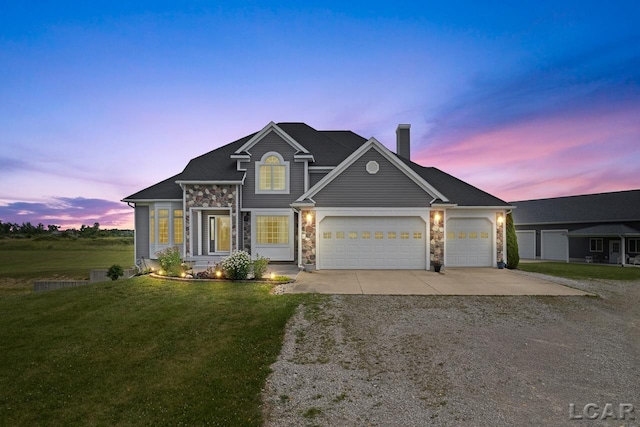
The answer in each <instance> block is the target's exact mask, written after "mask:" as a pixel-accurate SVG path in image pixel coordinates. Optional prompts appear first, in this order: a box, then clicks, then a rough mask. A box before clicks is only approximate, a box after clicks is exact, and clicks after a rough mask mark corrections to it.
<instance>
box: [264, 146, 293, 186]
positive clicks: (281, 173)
mask: <svg viewBox="0 0 640 427" xmlns="http://www.w3.org/2000/svg"><path fill="white" fill-rule="evenodd" d="M256 180H257V182H256V193H285V194H288V193H289V162H285V161H284V159H283V158H282V156H280V154H278V153H275V152H271V153H267V154H265V155H264V156H262V160H261V161H259V162H256Z"/></svg>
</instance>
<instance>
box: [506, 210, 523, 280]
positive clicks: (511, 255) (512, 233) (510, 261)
mask: <svg viewBox="0 0 640 427" xmlns="http://www.w3.org/2000/svg"><path fill="white" fill-rule="evenodd" d="M518 264H520V253H519V252H518V237H517V235H516V227H515V226H514V225H513V216H512V215H511V214H508V215H507V268H509V269H511V270H513V269H514V268H518Z"/></svg>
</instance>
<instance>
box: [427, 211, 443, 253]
mask: <svg viewBox="0 0 640 427" xmlns="http://www.w3.org/2000/svg"><path fill="white" fill-rule="evenodd" d="M436 215H440V219H439V220H438V221H437V222H436V219H435V217H436ZM429 221H430V222H431V227H430V230H431V235H430V236H429V254H430V255H429V257H430V258H429V259H430V260H431V264H433V263H434V262H440V263H441V264H444V211H431V212H430V213H429Z"/></svg>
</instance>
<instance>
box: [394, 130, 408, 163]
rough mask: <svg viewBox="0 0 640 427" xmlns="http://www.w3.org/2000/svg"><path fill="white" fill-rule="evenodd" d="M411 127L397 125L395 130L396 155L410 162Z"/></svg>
mask: <svg viewBox="0 0 640 427" xmlns="http://www.w3.org/2000/svg"><path fill="white" fill-rule="evenodd" d="M410 130H411V125H403V124H400V125H398V128H397V129H396V154H397V155H398V156H400V157H404V158H405V159H407V160H411V135H410Z"/></svg>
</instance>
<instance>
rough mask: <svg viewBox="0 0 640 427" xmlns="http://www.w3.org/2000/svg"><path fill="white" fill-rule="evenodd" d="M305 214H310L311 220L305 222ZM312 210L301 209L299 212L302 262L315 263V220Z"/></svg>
mask: <svg viewBox="0 0 640 427" xmlns="http://www.w3.org/2000/svg"><path fill="white" fill-rule="evenodd" d="M307 214H311V215H312V218H313V219H312V220H311V221H310V222H307V219H306V218H307ZM314 214H315V212H314V211H305V210H303V211H302V212H301V214H300V217H299V218H300V221H302V263H303V264H315V263H316V221H315V219H316V218H315V215H314Z"/></svg>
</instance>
